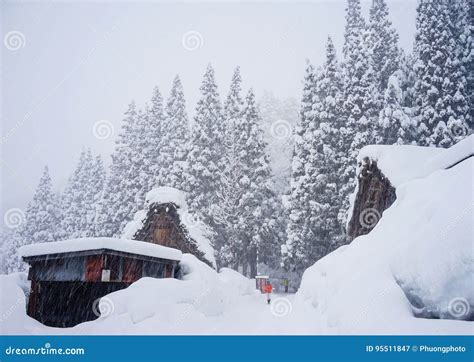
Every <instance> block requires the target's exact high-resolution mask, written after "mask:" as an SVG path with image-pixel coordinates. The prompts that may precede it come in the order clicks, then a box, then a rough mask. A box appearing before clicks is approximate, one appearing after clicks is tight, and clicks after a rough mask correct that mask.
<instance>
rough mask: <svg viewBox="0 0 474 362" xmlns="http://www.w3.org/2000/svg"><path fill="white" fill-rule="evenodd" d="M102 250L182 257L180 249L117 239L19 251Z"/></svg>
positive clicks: (27, 253)
mask: <svg viewBox="0 0 474 362" xmlns="http://www.w3.org/2000/svg"><path fill="white" fill-rule="evenodd" d="M100 249H110V250H115V251H121V252H124V253H130V254H136V255H144V256H150V257H154V258H162V259H170V260H177V261H180V260H181V257H182V253H181V251H180V250H178V249H173V248H167V247H166V246H162V245H156V244H152V243H147V242H144V241H138V240H125V239H115V238H82V239H71V240H62V241H54V242H49V243H37V244H30V245H25V246H22V247H21V248H20V249H19V254H20V256H39V255H49V254H63V253H72V252H77V251H86V250H100Z"/></svg>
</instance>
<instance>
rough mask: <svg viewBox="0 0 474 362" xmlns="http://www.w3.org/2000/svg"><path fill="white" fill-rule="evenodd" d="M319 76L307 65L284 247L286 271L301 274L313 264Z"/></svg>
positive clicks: (294, 153) (296, 138)
mask: <svg viewBox="0 0 474 362" xmlns="http://www.w3.org/2000/svg"><path fill="white" fill-rule="evenodd" d="M318 77H319V75H318V74H316V72H315V70H314V67H313V66H312V65H311V64H309V63H308V65H307V67H306V73H305V77H304V83H303V97H302V100H301V114H300V119H299V121H298V125H297V127H296V132H295V150H294V152H293V162H292V173H291V180H290V187H291V193H290V195H289V199H288V202H289V210H288V211H289V220H288V225H287V232H286V233H287V240H286V244H285V245H283V247H282V254H283V264H284V266H285V268H286V269H289V270H293V271H296V270H298V271H301V270H303V269H304V268H305V267H307V266H309V265H311V263H312V262H314V261H313V260H312V258H311V256H310V255H309V252H308V240H314V235H313V233H312V230H311V228H310V226H309V225H308V223H309V221H310V220H311V214H312V210H311V203H310V199H311V185H310V184H311V182H312V179H311V176H312V175H308V174H307V165H308V164H309V157H310V156H309V155H310V147H311V145H310V139H311V131H310V125H311V127H312V128H315V126H316V125H315V120H314V114H315V112H314V111H313V105H314V101H315V99H316V79H317V78H318Z"/></svg>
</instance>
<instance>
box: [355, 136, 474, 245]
mask: <svg viewBox="0 0 474 362" xmlns="http://www.w3.org/2000/svg"><path fill="white" fill-rule="evenodd" d="M473 144H474V135H471V136H469V137H466V138H465V139H464V140H462V141H460V142H458V143H457V144H455V145H454V146H452V147H451V148H449V149H445V148H434V147H418V146H390V145H373V146H367V147H364V148H363V149H362V150H361V151H360V153H359V157H358V172H357V189H356V193H355V195H354V200H353V207H352V212H351V214H350V215H349V216H350V220H349V223H348V228H347V231H348V235H349V236H350V237H351V238H352V239H354V238H356V237H358V236H360V235H365V234H368V233H369V232H370V231H371V230H372V229H373V228H374V227H375V226H376V225H377V223H378V222H379V220H380V218H381V217H382V214H383V212H384V211H385V210H386V209H388V208H389V207H390V206H391V205H392V204H393V203H394V202H395V200H396V198H397V195H396V190H397V188H398V187H399V186H401V185H403V184H404V183H405V182H407V181H411V180H414V179H417V178H422V177H426V176H427V175H429V174H431V173H432V172H435V171H437V170H442V169H450V168H453V167H456V166H457V165H459V164H460V163H462V162H464V161H465V160H467V159H469V158H471V157H473Z"/></svg>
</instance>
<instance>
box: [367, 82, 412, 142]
mask: <svg viewBox="0 0 474 362" xmlns="http://www.w3.org/2000/svg"><path fill="white" fill-rule="evenodd" d="M402 101H403V91H402V89H401V87H400V84H399V80H398V78H397V77H396V76H395V75H392V76H391V77H390V78H389V81H388V87H387V89H386V91H385V95H384V103H383V107H382V110H381V111H380V114H379V131H378V133H377V137H378V139H377V140H376V142H377V143H383V144H388V145H392V144H399V145H403V144H416V136H417V133H416V131H417V127H416V126H417V124H416V120H414V119H413V117H410V109H407V108H405V107H403V106H402Z"/></svg>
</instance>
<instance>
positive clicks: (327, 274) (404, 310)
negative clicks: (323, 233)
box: [297, 137, 474, 334]
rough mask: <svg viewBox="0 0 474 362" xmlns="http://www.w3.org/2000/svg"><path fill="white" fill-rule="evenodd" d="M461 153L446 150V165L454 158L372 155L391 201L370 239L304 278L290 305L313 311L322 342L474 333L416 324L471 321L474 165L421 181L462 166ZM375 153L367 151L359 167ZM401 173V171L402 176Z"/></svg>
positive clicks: (413, 152)
mask: <svg viewBox="0 0 474 362" xmlns="http://www.w3.org/2000/svg"><path fill="white" fill-rule="evenodd" d="M469 143H470V144H471V145H472V137H470V139H468V140H465V141H464V142H463V143H462V144H461V146H459V147H456V148H454V147H453V149H454V150H453V151H454V153H456V154H455V155H454V156H453V155H450V154H449V152H451V150H452V149H449V150H438V149H431V148H427V149H422V148H415V147H409V146H405V147H403V146H402V147H400V146H399V147H400V149H399V150H396V148H393V152H385V151H384V152H383V153H379V154H378V155H377V156H380V157H379V158H378V161H379V163H380V164H381V168H382V169H383V171H384V173H386V175H387V176H388V177H389V178H390V181H393V180H395V185H396V186H398V187H397V200H396V201H395V203H394V204H393V205H392V206H391V207H390V208H389V209H387V210H386V211H385V212H384V214H383V217H382V218H381V220H380V221H379V223H378V224H377V225H376V227H375V228H374V229H373V230H372V231H371V232H370V233H369V234H368V235H364V236H360V237H358V238H356V239H355V240H354V241H353V242H352V243H351V244H350V245H347V246H343V247H341V248H339V249H338V250H336V251H335V252H333V253H331V254H329V255H327V256H326V257H325V258H323V259H321V260H319V261H318V262H317V263H316V264H314V265H313V266H312V267H311V268H309V269H307V270H306V272H305V273H304V275H303V280H302V283H301V287H300V290H299V292H298V295H297V303H299V304H298V305H299V306H300V307H301V306H307V307H311V308H312V309H313V313H316V314H317V315H318V316H319V320H320V322H322V323H324V324H325V325H326V326H327V329H328V333H351V334H352V333H367V334H373V333H382V334H392V333H393V334H471V333H472V332H473V331H474V324H473V323H471V322H466V321H456V320H435V319H424V318H416V317H415V315H419V316H431V317H435V318H449V319H466V320H467V319H471V320H472V318H473V312H474V288H473V287H472V286H473V285H474V283H473V282H474V279H473V278H474V277H473V276H474V255H473V252H472V251H473V248H474V230H473V225H472V215H473V206H474V199H473V189H472V185H473V167H474V158H468V159H466V160H465V161H464V162H462V163H459V164H458V165H456V166H455V167H452V168H450V169H448V170H444V169H440V170H437V171H434V170H431V172H430V173H429V174H428V176H425V177H423V175H426V174H427V172H428V171H427V169H428V168H429V167H435V166H434V165H436V167H440V165H442V166H446V165H447V164H449V163H450V162H452V161H454V162H457V161H458V159H459V158H460V157H461V158H464V155H465V154H466V152H465V151H466V149H464V150H463V151H464V152H462V154H460V153H458V151H459V150H460V149H461V148H464V147H466V146H465V145H466V144H469ZM467 148H469V147H467ZM381 149H382V148H381V147H369V148H365V149H364V150H363V151H362V152H361V157H364V155H368V154H371V155H372V156H373V155H374V154H377V151H378V150H381ZM384 149H387V147H384ZM369 151H370V152H369ZM467 151H469V150H467ZM471 151H472V148H471ZM468 153H469V152H468ZM441 154H443V157H441V156H440V155H441ZM434 156H436V161H434V160H435V159H433V157H434ZM403 160H404V161H405V162H403ZM428 160H433V162H428V163H425V165H428V166H429V167H428V166H426V167H425V168H424V170H423V171H422V170H421V169H422V167H420V165H419V164H418V162H427V161H428ZM402 165H404V166H406V167H407V168H408V169H405V170H403V172H400V170H402ZM448 166H449V165H448ZM417 167H418V168H419V170H417ZM409 179H415V180H413V181H411V182H408V181H407V180H409Z"/></svg>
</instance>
